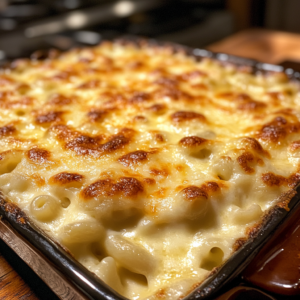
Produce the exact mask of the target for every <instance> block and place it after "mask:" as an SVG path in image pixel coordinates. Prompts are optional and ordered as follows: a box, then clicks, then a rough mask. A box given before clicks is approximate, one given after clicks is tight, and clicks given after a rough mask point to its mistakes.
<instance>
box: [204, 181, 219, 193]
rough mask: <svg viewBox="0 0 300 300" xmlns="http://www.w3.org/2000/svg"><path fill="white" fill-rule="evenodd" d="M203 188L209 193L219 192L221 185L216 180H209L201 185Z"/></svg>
mask: <svg viewBox="0 0 300 300" xmlns="http://www.w3.org/2000/svg"><path fill="white" fill-rule="evenodd" d="M201 189H202V190H204V191H205V192H206V193H207V194H208V195H209V194H213V193H217V192H219V191H220V186H219V184H218V183H217V182H215V181H208V182H205V183H204V184H202V185H201Z"/></svg>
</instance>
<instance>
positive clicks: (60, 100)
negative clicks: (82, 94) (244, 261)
mask: <svg viewBox="0 0 300 300" xmlns="http://www.w3.org/2000/svg"><path fill="white" fill-rule="evenodd" d="M48 103H49V104H51V105H57V106H64V105H69V104H71V103H73V99H71V98H69V97H66V96H64V95H61V94H54V95H52V96H51V97H50V99H49V101H48Z"/></svg>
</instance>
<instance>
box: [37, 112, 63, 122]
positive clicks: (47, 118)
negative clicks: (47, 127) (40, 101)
mask: <svg viewBox="0 0 300 300" xmlns="http://www.w3.org/2000/svg"><path fill="white" fill-rule="evenodd" d="M62 115H63V112H62V111H51V112H48V113H46V114H41V115H38V116H37V117H36V118H35V122H36V123H37V124H40V125H42V124H50V123H54V122H61V121H62Z"/></svg>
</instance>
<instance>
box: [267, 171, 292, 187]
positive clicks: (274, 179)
mask: <svg viewBox="0 0 300 300" xmlns="http://www.w3.org/2000/svg"><path fill="white" fill-rule="evenodd" d="M262 181H263V182H264V183H265V184H266V185H268V186H281V185H285V184H286V183H287V179H286V178H285V177H283V176H281V175H276V174H274V173H271V172H269V173H265V174H262Z"/></svg>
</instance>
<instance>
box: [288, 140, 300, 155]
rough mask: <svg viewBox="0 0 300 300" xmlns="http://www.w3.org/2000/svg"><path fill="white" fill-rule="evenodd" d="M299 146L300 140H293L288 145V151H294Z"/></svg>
mask: <svg viewBox="0 0 300 300" xmlns="http://www.w3.org/2000/svg"><path fill="white" fill-rule="evenodd" d="M299 148H300V140H298V141H294V142H292V143H291V145H290V151H291V152H295V151H297V150H298V149H299Z"/></svg>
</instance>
